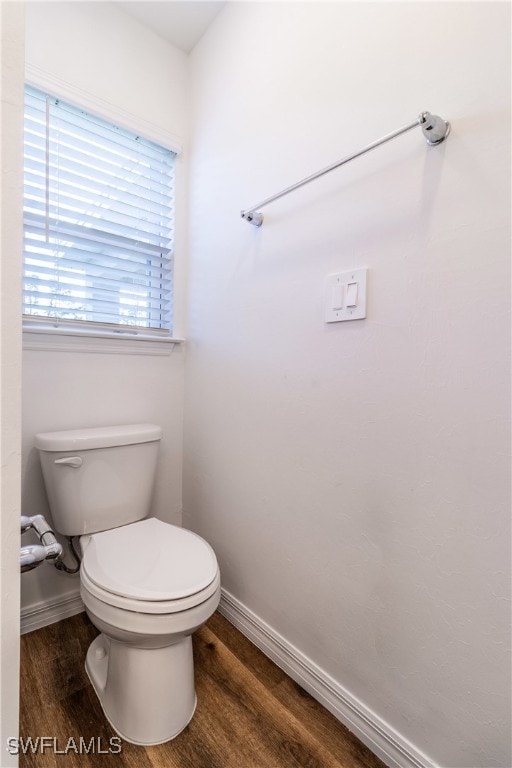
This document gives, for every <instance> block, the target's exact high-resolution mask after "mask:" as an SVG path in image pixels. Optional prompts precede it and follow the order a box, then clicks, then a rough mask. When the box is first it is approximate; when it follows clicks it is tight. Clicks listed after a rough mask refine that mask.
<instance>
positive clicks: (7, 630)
mask: <svg viewBox="0 0 512 768" xmlns="http://www.w3.org/2000/svg"><path fill="white" fill-rule="evenodd" d="M23 15H24V7H23V3H5V2H2V3H0V54H1V55H0V64H1V74H0V94H1V100H0V159H1V168H2V174H1V177H0V425H1V435H0V754H1V756H2V757H1V765H2V766H3V768H9V766H15V765H17V764H18V759H17V757H15V756H14V755H10V754H9V753H8V752H6V746H7V739H8V738H10V737H16V736H17V735H18V711H19V708H18V699H19V658H20V653H19V611H20V566H19V536H20V520H19V517H20V467H21V438H20V406H21V317H20V312H19V305H20V302H19V296H20V291H21V249H22V215H21V210H22V188H23V145H22V140H21V135H22V129H23Z"/></svg>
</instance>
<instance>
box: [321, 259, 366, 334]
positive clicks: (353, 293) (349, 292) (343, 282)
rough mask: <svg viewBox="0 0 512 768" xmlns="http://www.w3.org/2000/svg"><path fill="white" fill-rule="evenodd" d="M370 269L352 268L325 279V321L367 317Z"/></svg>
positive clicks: (333, 321) (335, 321)
mask: <svg viewBox="0 0 512 768" xmlns="http://www.w3.org/2000/svg"><path fill="white" fill-rule="evenodd" d="M367 272H368V270H367V269H366V268H365V267H363V268H361V269H352V270H350V271H349V272H338V273H337V274H334V275H328V276H327V278H326V281H325V322H326V323H340V322H343V321H344V320H362V319H363V318H365V317H366V275H367Z"/></svg>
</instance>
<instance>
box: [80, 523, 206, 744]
mask: <svg viewBox="0 0 512 768" xmlns="http://www.w3.org/2000/svg"><path fill="white" fill-rule="evenodd" d="M80 544H81V547H82V551H83V559H82V565H81V569H80V594H81V597H82V600H83V603H84V605H85V608H86V611H87V614H88V616H89V618H90V619H91V621H92V623H93V624H94V625H95V626H96V627H97V628H98V629H99V630H100V631H101V633H102V634H100V635H99V637H97V638H96V639H95V640H94V642H93V643H92V645H91V646H90V648H89V651H88V653H87V658H86V665H85V667H86V671H87V674H88V676H89V679H90V681H91V683H92V685H93V687H94V690H95V691H96V695H97V696H98V699H99V701H100V703H101V706H102V708H103V711H104V714H105V716H106V718H107V720H108V721H109V722H110V724H111V725H112V727H113V728H114V729H115V731H116V732H117V733H118V734H119V735H120V736H122V737H123V738H124V739H125V740H126V741H130V742H132V743H133V744H144V745H149V744H160V743H162V742H165V741H168V740H170V739H173V738H174V737H175V736H177V735H178V734H179V733H180V732H181V731H182V730H183V728H185V726H186V725H187V724H188V723H189V722H190V719H191V718H192V715H193V714H194V710H195V706H196V696H195V691H194V666H193V656H192V637H191V636H192V633H193V632H195V630H196V629H198V628H199V627H201V626H202V625H203V624H204V623H205V621H207V620H208V619H209V617H210V616H211V615H212V613H213V612H214V611H215V609H216V608H217V605H218V604H219V599H220V575H219V570H218V566H217V561H216V559H215V555H214V554H213V550H212V549H211V547H210V546H209V545H208V544H207V543H206V542H205V541H204V540H203V539H201V538H200V537H199V536H196V535H195V534H194V533H192V532H190V531H186V530H183V529H182V528H178V527H176V526H174V525H170V524H168V523H163V522H161V521H160V520H156V519H153V518H150V519H146V520H143V521H140V522H136V523H131V524H130V525H126V526H123V527H121V528H116V529H114V530H112V531H105V532H102V533H97V534H93V535H92V536H82V537H81V540H80Z"/></svg>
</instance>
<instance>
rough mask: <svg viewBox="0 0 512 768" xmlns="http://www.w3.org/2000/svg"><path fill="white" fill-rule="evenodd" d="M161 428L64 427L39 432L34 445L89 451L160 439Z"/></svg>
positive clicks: (44, 447) (152, 425)
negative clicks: (60, 429)
mask: <svg viewBox="0 0 512 768" xmlns="http://www.w3.org/2000/svg"><path fill="white" fill-rule="evenodd" d="M161 437H162V429H161V427H159V426H157V425H156V424H123V425H121V426H113V427H93V428H88V429H66V430H63V431H62V432H40V433H39V434H37V435H36V436H35V446H36V448H38V449H39V450H40V451H89V450H91V449H93V448H112V447H114V446H117V445H136V444H137V443H150V442H153V441H155V440H160V438H161Z"/></svg>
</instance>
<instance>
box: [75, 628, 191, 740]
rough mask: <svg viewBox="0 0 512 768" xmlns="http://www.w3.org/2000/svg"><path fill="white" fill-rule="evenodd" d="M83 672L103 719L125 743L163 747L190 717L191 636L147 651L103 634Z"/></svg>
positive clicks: (97, 638) (89, 654)
mask: <svg viewBox="0 0 512 768" xmlns="http://www.w3.org/2000/svg"><path fill="white" fill-rule="evenodd" d="M85 669H86V672H87V675H88V677H89V679H90V681H91V683H92V685H93V687H94V690H95V691H96V695H97V696H98V699H99V701H100V704H101V706H102V708H103V712H104V714H105V717H106V718H107V720H108V721H109V723H110V725H111V726H112V728H113V729H114V730H115V731H116V733H118V734H119V736H121V738H122V739H124V740H125V741H128V742H130V743H132V744H139V745H144V746H149V745H152V744H162V743H164V742H165V741H170V740H171V739H174V738H175V737H176V736H177V735H178V734H179V733H181V731H182V730H183V729H184V728H185V727H186V726H187V725H188V723H189V722H190V720H191V719H192V716H193V714H194V711H195V708H196V693H195V689H194V661H193V655H192V638H191V636H190V635H188V636H186V637H181V638H180V639H179V640H178V641H177V642H175V643H173V644H172V645H168V646H165V647H164V648H150V649H147V648H138V647H136V646H134V645H129V644H127V643H120V642H118V641H117V640H114V639H112V638H109V637H107V636H106V635H104V634H103V633H102V634H100V635H98V637H96V638H95V640H93V642H92V643H91V645H90V646H89V650H88V651H87V658H86V661H85Z"/></svg>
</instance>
